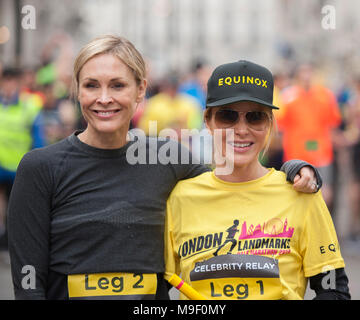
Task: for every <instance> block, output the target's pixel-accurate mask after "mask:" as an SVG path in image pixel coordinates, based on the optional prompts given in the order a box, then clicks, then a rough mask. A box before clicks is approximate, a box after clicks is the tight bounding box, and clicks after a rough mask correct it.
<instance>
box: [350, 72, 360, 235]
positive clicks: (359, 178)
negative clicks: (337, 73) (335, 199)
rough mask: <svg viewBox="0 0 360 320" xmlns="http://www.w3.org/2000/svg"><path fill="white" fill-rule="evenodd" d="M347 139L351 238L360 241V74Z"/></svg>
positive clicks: (352, 99) (355, 87) (351, 103)
mask: <svg viewBox="0 0 360 320" xmlns="http://www.w3.org/2000/svg"><path fill="white" fill-rule="evenodd" d="M348 113H349V115H348V119H349V121H348V130H347V139H348V141H349V144H350V146H351V147H350V149H351V169H352V170H351V172H352V173H353V174H352V176H351V181H350V187H349V191H350V209H351V220H350V230H349V231H350V232H349V240H351V241H355V242H358V241H360V165H359V164H360V76H358V77H357V78H356V79H355V80H354V90H353V93H352V97H351V98H350V101H349V108H348Z"/></svg>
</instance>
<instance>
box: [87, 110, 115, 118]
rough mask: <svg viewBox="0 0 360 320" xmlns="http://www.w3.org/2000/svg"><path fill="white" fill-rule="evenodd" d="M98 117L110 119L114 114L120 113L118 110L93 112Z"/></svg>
mask: <svg viewBox="0 0 360 320" xmlns="http://www.w3.org/2000/svg"><path fill="white" fill-rule="evenodd" d="M93 111H94V112H95V113H96V114H97V115H98V116H99V117H104V118H107V117H111V116H113V115H115V114H117V113H118V112H120V109H116V110H106V111H105V110H93Z"/></svg>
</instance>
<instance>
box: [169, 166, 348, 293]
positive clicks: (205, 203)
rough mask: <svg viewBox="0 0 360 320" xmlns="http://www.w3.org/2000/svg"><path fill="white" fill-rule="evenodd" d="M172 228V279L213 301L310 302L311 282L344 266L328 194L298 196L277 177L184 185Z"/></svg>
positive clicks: (206, 176) (210, 176) (200, 179)
mask: <svg viewBox="0 0 360 320" xmlns="http://www.w3.org/2000/svg"><path fill="white" fill-rule="evenodd" d="M165 228H166V230H165V262H166V273H165V278H166V279H167V280H168V279H169V278H170V277H171V275H172V274H174V273H176V274H178V275H180V274H181V278H182V279H183V280H184V281H185V282H186V283H188V284H189V285H191V286H192V287H193V288H194V289H195V290H197V291H198V292H199V293H200V294H202V295H203V296H204V297H205V298H206V299H303V297H304V294H305V289H306V286H307V278H308V277H311V276H314V275H316V274H319V273H321V272H324V271H328V270H331V269H337V268H342V267H344V266H345V264H344V261H343V259H342V256H341V253H340V248H339V243H338V240H337V236H336V232H335V228H334V225H333V222H332V219H331V216H330V214H329V211H328V209H327V207H326V205H325V202H324V200H323V198H322V195H321V192H318V193H316V194H305V193H298V192H296V191H294V190H293V188H292V186H291V184H290V183H289V182H287V181H286V176H285V174H284V173H282V172H280V171H276V170H275V169H270V170H269V172H268V173H267V174H266V175H265V176H263V177H261V178H259V179H257V180H253V181H249V182H243V183H228V182H225V181H222V180H220V179H218V178H217V177H216V176H215V175H214V172H207V173H203V174H201V175H200V176H197V177H195V178H192V179H187V180H184V181H180V182H179V183H178V184H177V185H176V187H175V189H174V190H173V191H172V193H171V195H170V197H169V199H168V203H167V216H166V226H165ZM181 298H182V299H185V296H183V295H181Z"/></svg>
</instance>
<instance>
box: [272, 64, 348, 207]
mask: <svg viewBox="0 0 360 320" xmlns="http://www.w3.org/2000/svg"><path fill="white" fill-rule="evenodd" d="M282 98H283V106H284V111H283V112H281V113H279V114H278V117H277V122H278V127H279V130H280V132H281V133H282V140H283V149H284V161H287V160H289V159H304V160H305V161H307V162H309V163H311V164H312V165H314V166H316V167H317V168H318V169H319V171H320V174H321V176H322V177H323V179H324V185H323V188H322V193H323V196H324V200H325V202H326V204H327V206H328V207H329V211H330V212H332V213H333V211H334V210H333V208H332V204H333V188H332V184H333V168H332V166H333V162H334V151H333V149H334V146H335V145H336V143H340V142H339V141H340V140H341V137H342V134H341V132H340V130H339V129H338V127H339V125H340V124H341V114H340V110H339V107H338V105H337V101H336V97H335V95H334V94H333V93H332V92H331V91H330V90H329V89H327V88H325V87H324V86H322V85H320V84H316V83H315V82H314V70H313V66H311V65H310V64H302V65H300V66H299V67H298V69H297V72H296V76H295V84H294V85H292V86H290V87H289V88H288V89H286V90H285V92H284V94H283V95H282Z"/></svg>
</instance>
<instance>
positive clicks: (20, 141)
mask: <svg viewBox="0 0 360 320" xmlns="http://www.w3.org/2000/svg"><path fill="white" fill-rule="evenodd" d="M41 107H42V104H41V103H39V100H38V97H37V96H35V95H31V94H22V95H20V98H19V102H18V104H16V105H10V106H7V107H4V105H2V104H0V166H1V167H2V168H4V169H6V170H9V171H16V169H17V167H18V165H19V162H20V160H21V158H22V157H23V156H24V154H25V153H26V152H28V151H29V150H30V149H31V147H32V143H33V141H32V136H31V129H32V126H33V123H34V120H35V118H36V116H37V115H38V114H39V112H40V110H41Z"/></svg>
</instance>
